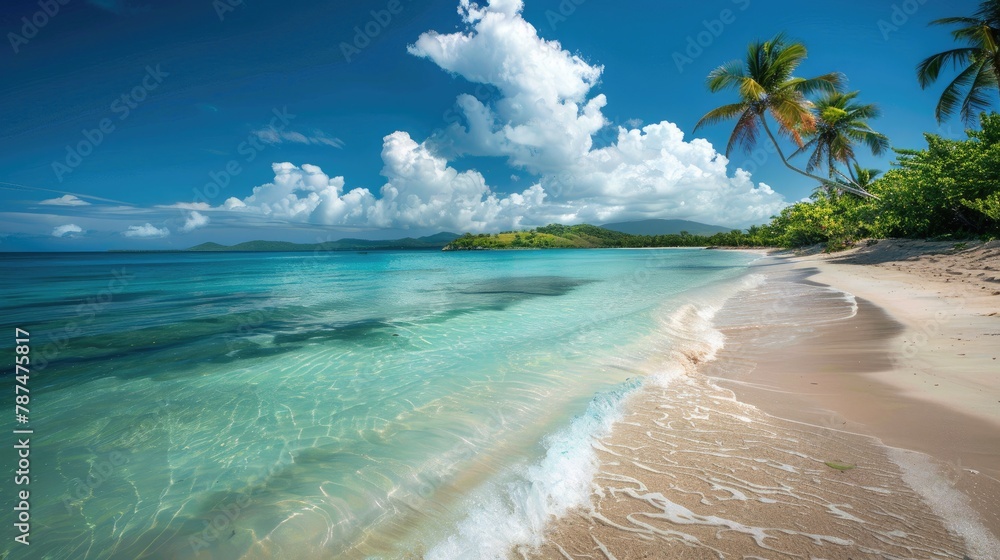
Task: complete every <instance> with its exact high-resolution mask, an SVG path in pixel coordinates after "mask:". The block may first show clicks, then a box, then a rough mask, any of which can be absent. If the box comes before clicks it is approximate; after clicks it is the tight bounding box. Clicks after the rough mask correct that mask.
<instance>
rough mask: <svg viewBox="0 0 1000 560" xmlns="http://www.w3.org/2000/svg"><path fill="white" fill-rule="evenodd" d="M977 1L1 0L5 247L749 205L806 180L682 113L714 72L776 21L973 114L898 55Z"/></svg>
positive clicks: (915, 138)
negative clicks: (480, 0) (733, 148)
mask: <svg viewBox="0 0 1000 560" xmlns="http://www.w3.org/2000/svg"><path fill="white" fill-rule="evenodd" d="M976 5H977V3H976V2H973V1H950V2H947V3H945V2H934V1H929V0H924V3H921V0H909V2H903V1H888V0H887V1H882V2H879V1H874V2H872V1H865V2H860V1H854V0H849V1H845V2H840V3H837V4H835V5H834V4H830V3H806V4H803V3H800V2H794V1H791V0H788V1H786V0H723V1H709V2H700V3H691V2H669V1H667V2H664V1H657V2H654V1H644V0H641V1H633V2H626V3H622V2H600V1H598V0H524V5H523V8H522V6H521V2H520V1H519V0H493V1H492V2H491V3H488V4H484V5H483V6H482V7H479V6H476V5H475V4H473V5H471V6H470V5H468V4H463V3H462V2H460V0H433V1H428V2H420V1H418V0H373V1H370V0H357V1H353V2H342V1H331V2H277V1H271V0H215V1H214V2H213V1H211V0H198V1H187V0H178V1H174V2H167V1H155V0H89V1H88V0H43V1H42V2H41V3H40V2H38V1H37V0H36V1H21V0H15V1H10V0H8V1H6V2H4V3H3V6H2V7H0V30H3V32H4V33H5V35H6V40H5V42H4V45H3V46H2V48H0V66H2V72H3V75H4V76H5V79H4V81H3V83H2V84H0V107H2V111H3V118H2V128H3V133H2V137H0V142H2V145H0V181H3V182H4V183H2V184H0V205H2V209H0V212H2V216H3V217H2V224H0V236H2V237H0V250H8V251H9V250H71V251H72V250H103V249H124V248H136V249H164V248H185V247H190V246H193V245H196V244H198V243H201V242H204V241H216V242H221V243H234V242H239V241H246V240H251V239H282V240H292V241H302V242H315V241H320V240H326V239H338V238H341V237H367V238H394V237H401V236H406V235H424V234H428V233H435V232H437V231H442V230H448V231H457V232H461V231H498V230H501V229H510V228H514V227H530V226H535V225H541V224H544V223H548V222H551V221H561V222H564V223H571V222H589V223H604V222H610V221H622V220H629V219H640V218H650V217H661V218H684V219H693V220H698V221H704V222H709V223H718V224H721V225H726V226H733V227H742V226H746V225H749V224H751V223H763V222H766V221H767V217H768V216H770V215H772V214H773V213H775V212H776V211H777V210H779V209H780V208H781V206H782V205H783V204H787V203H790V202H794V201H796V200H799V199H801V198H803V197H805V196H808V194H809V193H810V191H811V189H812V188H813V186H814V185H813V184H812V183H811V182H810V181H809V180H807V179H804V178H802V177H799V176H797V175H795V174H794V173H792V172H791V171H788V170H787V169H785V168H784V167H783V166H782V165H781V162H780V161H779V160H778V158H777V157H776V156H774V155H772V154H768V153H766V152H763V151H762V152H760V153H758V154H756V161H754V154H745V153H739V152H736V153H733V154H732V155H731V157H730V158H729V161H726V160H725V159H723V158H720V157H718V154H716V151H724V150H725V145H726V141H727V140H728V136H729V133H730V132H731V124H722V125H718V126H713V127H709V128H705V129H702V130H699V131H698V132H697V133H694V132H693V128H694V125H695V123H696V122H697V121H698V119H699V118H700V117H701V116H702V115H703V114H704V113H705V112H706V111H708V110H710V109H712V108H714V107H716V106H718V105H722V104H724V103H729V102H732V101H733V100H734V99H733V97H732V94H729V95H727V94H714V95H713V94H710V93H709V92H708V91H707V89H706V87H705V76H706V75H707V73H708V72H709V71H710V70H711V69H713V68H714V67H716V66H718V65H719V64H721V63H723V62H726V61H728V60H731V59H734V58H739V57H740V56H741V55H742V54H743V52H744V51H745V47H746V44H747V43H748V42H749V41H751V40H753V39H755V38H767V37H770V36H772V35H774V34H775V33H777V32H780V31H787V32H788V33H789V34H791V35H792V36H793V37H794V38H797V39H799V40H802V41H804V42H805V43H806V45H807V47H808V48H809V58H808V60H807V61H806V62H805V63H804V64H803V66H802V67H801V68H800V71H799V72H798V74H799V75H801V76H810V75H817V74H821V73H825V72H829V71H840V72H843V73H844V74H846V76H847V78H848V79H849V89H851V90H854V89H857V90H861V92H862V93H861V99H862V100H864V101H866V102H874V103H877V104H878V105H879V106H880V107H881V108H882V110H883V116H882V117H881V118H880V119H878V120H876V121H874V122H873V125H874V127H875V128H876V129H877V130H879V131H880V132H883V133H885V134H886V135H888V136H889V138H890V139H891V141H892V144H893V145H894V146H897V147H907V148H915V147H921V146H923V140H922V134H923V133H924V132H928V131H930V132H937V133H939V134H943V135H946V136H950V137H960V136H963V133H962V125H961V123H960V122H959V121H957V120H954V121H951V122H949V123H945V124H944V125H943V126H939V125H938V124H937V123H936V122H935V120H934V117H933V111H934V105H935V103H936V100H937V96H938V95H939V93H940V90H941V88H942V87H943V85H944V82H943V81H942V83H941V84H939V85H938V86H937V87H933V88H930V89H928V90H926V91H922V90H920V88H919V86H918V85H917V82H916V78H915V76H914V67H915V66H916V64H917V63H918V62H919V61H920V60H921V59H922V58H924V57H926V56H927V55H930V54H933V53H935V52H939V51H941V50H945V49H948V48H951V47H952V46H953V43H952V42H951V40H950V36H949V35H948V33H947V29H946V28H943V27H928V26H927V22H929V21H930V20H933V19H936V18H939V17H944V16H949V15H967V14H971V13H972V12H974V10H975V8H976ZM46 7H47V8H48V10H49V12H53V13H54V15H48V14H46V13H44V11H43V10H44V9H45V8H46ZM39 14H42V15H39ZM22 18H26V19H27V21H29V22H31V21H32V20H34V22H35V23H30V24H28V25H26V24H25V19H22ZM359 33H360V34H359ZM555 41H557V42H558V43H554V42H555ZM699 43H700V44H699ZM946 78H948V79H950V77H949V76H946ZM473 121H475V122H473ZM696 138H703V139H704V140H707V142H708V143H710V144H711V146H709V145H708V144H707V143H706V142H705V141H702V140H695V139H696ZM762 147H763V145H762ZM787 148H788V146H786V149H787ZM890 160H891V156H888V157H882V158H873V157H870V156H868V157H862V163H864V164H867V165H869V166H873V167H876V168H880V169H888V168H889V161H890ZM737 168H742V169H743V170H744V171H748V172H749V173H744V172H737ZM15 185H16V186H15Z"/></svg>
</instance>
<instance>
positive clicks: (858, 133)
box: [791, 91, 889, 192]
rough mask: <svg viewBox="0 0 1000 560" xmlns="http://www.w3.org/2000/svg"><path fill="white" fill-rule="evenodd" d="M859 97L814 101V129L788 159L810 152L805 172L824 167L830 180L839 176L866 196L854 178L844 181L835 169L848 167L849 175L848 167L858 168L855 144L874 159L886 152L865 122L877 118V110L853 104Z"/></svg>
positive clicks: (838, 96)
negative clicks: (841, 165)
mask: <svg viewBox="0 0 1000 560" xmlns="http://www.w3.org/2000/svg"><path fill="white" fill-rule="evenodd" d="M858 93H859V92H857V91H852V92H850V93H840V92H837V91H835V92H832V93H828V94H826V95H825V96H823V97H822V98H821V99H819V100H817V101H816V102H815V107H814V112H815V118H816V121H815V122H816V125H815V128H814V129H813V130H812V131H810V132H808V133H807V134H806V138H807V140H806V143H805V144H803V145H802V147H801V148H799V149H798V150H797V151H796V152H795V153H793V154H792V156H791V157H795V156H796V155H797V154H800V153H804V152H808V151H809V150H812V155H811V156H809V161H808V162H807V163H806V171H813V170H815V169H818V168H820V167H823V166H826V168H827V169H828V171H829V174H830V178H831V179H833V178H834V176H835V175H839V176H840V177H841V178H843V179H844V180H846V181H848V182H849V183H850V184H853V185H854V186H855V187H859V188H861V189H862V190H865V192H867V189H865V188H864V186H863V185H861V184H860V183H859V181H858V180H857V177H854V176H853V175H852V176H851V177H847V176H846V175H844V174H843V173H841V172H840V171H839V170H838V169H837V164H843V165H845V166H847V167H848V173H851V168H850V165H851V164H852V163H853V164H855V165H857V157H856V156H855V153H854V148H855V146H856V145H857V144H864V145H865V146H867V147H868V149H870V150H871V152H872V154H874V155H876V156H880V155H882V154H883V153H885V152H886V151H888V150H889V139H888V138H887V137H886V136H885V135H884V134H881V133H879V132H875V131H874V130H872V127H871V126H869V125H868V122H867V121H868V120H869V119H874V118H876V117H878V116H879V109H878V107H877V106H876V105H875V104H872V103H869V104H861V103H856V102H855V101H854V100H855V98H857V96H858Z"/></svg>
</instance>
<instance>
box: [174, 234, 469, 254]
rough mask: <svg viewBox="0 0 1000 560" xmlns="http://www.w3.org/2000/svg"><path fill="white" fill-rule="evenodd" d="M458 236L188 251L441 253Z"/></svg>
mask: <svg viewBox="0 0 1000 560" xmlns="http://www.w3.org/2000/svg"><path fill="white" fill-rule="evenodd" d="M458 237H459V236H458V234H457V233H451V232H448V231H442V232H441V233H435V234H434V235H425V236H424V237H417V238H413V237H404V238H403V239H383V240H373V239H351V238H345V239H338V240H337V241H326V242H324V243H292V242H290V241H261V240H258V241H244V242H243V243H237V244H236V245H220V244H218V243H212V242H208V243H202V244H201V245H196V246H194V247H191V248H189V249H187V251H197V252H213V251H268V252H303V251H364V250H369V249H370V250H379V249H440V248H442V247H444V246H445V245H447V244H449V243H451V242H452V241H454V240H456V239H458Z"/></svg>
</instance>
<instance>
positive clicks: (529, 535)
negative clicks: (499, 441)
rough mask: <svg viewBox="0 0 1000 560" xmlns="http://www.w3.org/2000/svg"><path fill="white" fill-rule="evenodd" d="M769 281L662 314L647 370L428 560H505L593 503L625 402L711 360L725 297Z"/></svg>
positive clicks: (485, 501) (572, 427)
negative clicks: (603, 444) (606, 446)
mask: <svg viewBox="0 0 1000 560" xmlns="http://www.w3.org/2000/svg"><path fill="white" fill-rule="evenodd" d="M764 281H765V277H764V276H763V275H760V274H748V275H746V276H743V277H742V278H740V279H739V280H738V281H736V282H728V283H726V284H723V285H721V286H715V287H714V289H710V290H707V291H704V292H701V293H700V294H698V296H700V301H698V303H688V304H684V305H681V306H680V307H678V308H676V309H673V310H672V311H670V312H669V313H666V314H664V315H663V317H662V319H661V321H660V327H661V328H660V329H658V330H657V331H656V333H655V334H653V335H651V337H650V339H649V340H644V341H642V344H641V345H639V347H640V348H645V349H647V350H646V351H647V352H649V350H648V349H652V352H651V353H650V355H648V356H646V357H645V362H644V363H643V364H640V367H639V369H640V370H643V371H646V372H648V374H647V375H644V376H641V377H634V378H631V379H629V380H628V381H626V382H625V383H623V384H621V385H619V386H618V387H616V388H615V389H613V390H611V391H607V392H602V393H599V394H598V395H597V396H595V397H594V399H593V400H592V401H591V402H590V403H589V405H588V407H587V410H586V412H585V413H584V414H582V415H580V416H578V417H576V418H574V419H573V420H572V421H571V422H570V424H569V425H568V426H567V427H566V428H564V429H562V430H560V431H558V432H555V433H554V434H552V435H550V436H548V437H547V438H546V439H545V441H544V445H545V448H546V453H545V456H544V457H543V458H542V459H541V460H540V461H539V462H538V463H536V464H533V465H530V466H527V467H523V466H522V467H520V468H519V469H515V470H514V472H512V473H508V475H507V476H506V477H505V480H503V481H500V482H494V483H490V484H488V485H487V486H485V487H484V488H482V489H481V490H479V491H478V492H476V493H475V494H474V495H473V496H472V498H471V499H470V500H469V502H468V503H469V504H470V505H469V506H468V508H469V510H468V514H467V515H466V517H465V518H464V519H463V520H462V521H460V522H459V523H458V525H457V527H456V529H455V530H454V532H453V534H451V535H450V536H449V537H447V538H446V539H444V540H443V541H440V542H438V543H437V544H436V545H434V546H433V547H432V548H431V549H430V551H428V552H427V554H426V555H425V558H427V559H428V560H493V559H505V558H508V557H509V555H510V553H511V551H512V550H522V551H525V549H528V550H530V549H534V548H537V547H539V546H541V544H542V542H543V537H544V533H545V530H546V527H547V526H548V524H549V522H550V521H551V520H552V519H554V518H559V517H562V516H564V515H565V514H567V513H568V512H570V511H571V510H573V509H575V508H579V507H583V506H586V505H587V504H589V503H590V497H591V492H592V481H593V478H594V475H595V474H597V470H598V461H597V455H596V453H595V451H594V445H595V443H596V442H597V440H599V439H601V438H604V437H607V436H608V435H610V433H611V431H612V428H613V426H614V424H615V423H616V422H618V421H619V420H621V418H622V415H623V413H624V410H625V404H626V402H627V401H628V400H629V399H630V398H631V397H632V396H634V395H635V394H636V393H638V392H640V391H641V390H642V389H643V387H649V386H667V385H670V384H671V383H674V382H675V381H677V380H678V379H681V378H682V377H683V376H685V375H691V374H693V373H694V371H695V368H696V367H697V366H698V364H700V363H703V362H707V361H710V360H712V359H714V358H715V356H716V354H717V352H718V351H719V350H720V349H721V348H722V347H723V345H724V342H725V337H724V336H723V334H722V333H721V332H720V331H719V330H717V329H716V328H715V327H714V326H713V324H712V319H713V318H714V316H715V314H716V313H717V312H718V310H719V309H721V307H722V304H723V303H724V302H725V301H726V300H727V299H729V298H730V297H732V296H733V295H735V294H736V293H739V292H741V291H744V290H748V289H752V288H755V287H757V286H760V285H761V284H763V283H764ZM695 299H698V298H697V297H696V298H695ZM664 351H666V352H664ZM664 358H665V359H664Z"/></svg>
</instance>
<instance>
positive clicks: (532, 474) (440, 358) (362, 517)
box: [0, 250, 756, 558]
mask: <svg viewBox="0 0 1000 560" xmlns="http://www.w3.org/2000/svg"><path fill="white" fill-rule="evenodd" d="M755 258H756V257H755V255H752V254H745V253H734V252H715V251H696V250H650V251H627V250H590V251H555V250H554V251H545V252H528V251H525V252H488V253H479V252H471V253H439V252H372V253H369V254H356V253H328V254H319V255H313V254H75V255H66V254H63V255H4V256H2V257H0V259H2V260H3V261H4V262H3V264H4V265H5V269H6V270H7V271H9V272H11V273H10V274H8V275H7V276H5V277H4V278H3V279H0V286H2V290H3V294H4V299H3V301H2V303H0V306H2V312H3V314H4V317H5V318H6V321H5V323H7V325H8V327H11V328H13V327H15V326H16V327H21V328H24V329H27V330H29V331H30V332H31V338H32V350H33V353H32V356H33V363H34V364H35V369H34V374H33V376H32V378H31V389H32V406H31V410H32V412H31V417H32V421H31V426H30V427H31V428H33V429H34V430H35V435H34V436H33V437H34V439H33V440H32V446H33V449H32V482H31V491H32V504H31V505H32V519H33V525H32V533H33V537H35V539H33V544H32V545H31V551H32V557H37V558H44V557H51V558H68V557H74V558H140V557H150V558H190V557H204V558H268V557H295V558H330V557H337V556H342V557H348V558H350V557H357V558H365V557H384V558H395V557H401V556H404V555H406V554H409V553H413V554H415V555H423V554H425V553H426V554H428V555H430V556H432V557H433V556H436V557H442V558H447V557H455V555H456V554H460V555H461V554H465V555H469V557H489V555H490V554H492V552H490V551H494V552H495V551H498V550H502V549H503V547H504V546H506V545H507V544H510V543H515V542H519V541H526V540H527V541H530V540H532V539H533V538H536V537H537V536H538V535H539V534H540V530H541V527H540V523H541V521H542V520H543V519H544V518H545V516H546V515H547V514H549V513H559V512H560V511H561V509H560V508H563V509H565V508H566V507H571V506H572V505H574V504H576V503H577V501H578V500H579V498H580V496H583V497H586V496H587V494H588V492H589V486H588V481H589V477H590V474H591V472H590V470H588V469H589V468H590V467H591V466H590V465H589V464H588V462H589V461H590V460H591V458H590V455H589V449H590V446H589V438H590V437H592V436H593V435H594V434H595V433H599V432H600V431H601V430H605V429H606V428H607V426H609V425H610V422H611V421H613V420H614V418H615V414H616V411H617V406H618V403H619V402H620V401H621V399H622V398H623V397H624V395H626V394H628V393H629V391H630V390H632V389H633V388H634V387H635V386H636V385H637V381H636V379H637V378H638V377H641V376H642V375H645V374H648V373H652V372H656V371H659V370H661V369H663V367H664V364H666V363H667V362H669V361H670V352H669V349H670V347H671V345H672V344H676V343H679V342H682V341H680V340H679V339H682V338H684V337H685V336H690V337H695V338H696V337H697V336H698V332H697V329H695V330H692V331H691V332H690V333H688V334H687V335H685V331H684V329H683V327H684V325H685V324H686V323H687V322H688V320H689V319H690V320H691V321H694V322H697V321H695V319H696V318H697V312H698V309H696V308H691V307H690V302H692V301H698V302H701V304H702V305H703V306H710V305H711V304H712V303H713V302H715V303H718V298H719V297H721V295H719V294H724V293H726V292H727V291H731V290H732V289H734V288H733V287H734V286H738V285H739V283H740V278H741V277H742V276H743V275H745V274H746V270H747V268H746V267H747V264H748V263H749V262H750V261H752V260H754V259H755ZM678 321H679V322H680V323H681V324H680V325H677V324H676V323H677V322H678ZM12 338H13V337H11V338H10V339H7V340H3V341H0V345H3V349H2V350H0V351H3V352H6V353H8V354H10V355H12V352H13V350H12V348H10V347H8V346H7V345H12V343H13V340H12ZM574 419H575V420H574ZM8 437H10V436H8ZM12 470H13V469H12ZM4 515H5V516H9V515H10V512H9V511H5V512H4ZM8 526H9V524H8ZM484 534H490V535H491V540H490V542H488V543H486V542H483V539H482V535H484ZM13 546H21V545H11V544H7V543H5V544H4V547H6V548H7V549H11V548H12V547H13ZM477 546H479V547H481V549H480V550H478V551H476V550H471V549H470V547H477Z"/></svg>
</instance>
